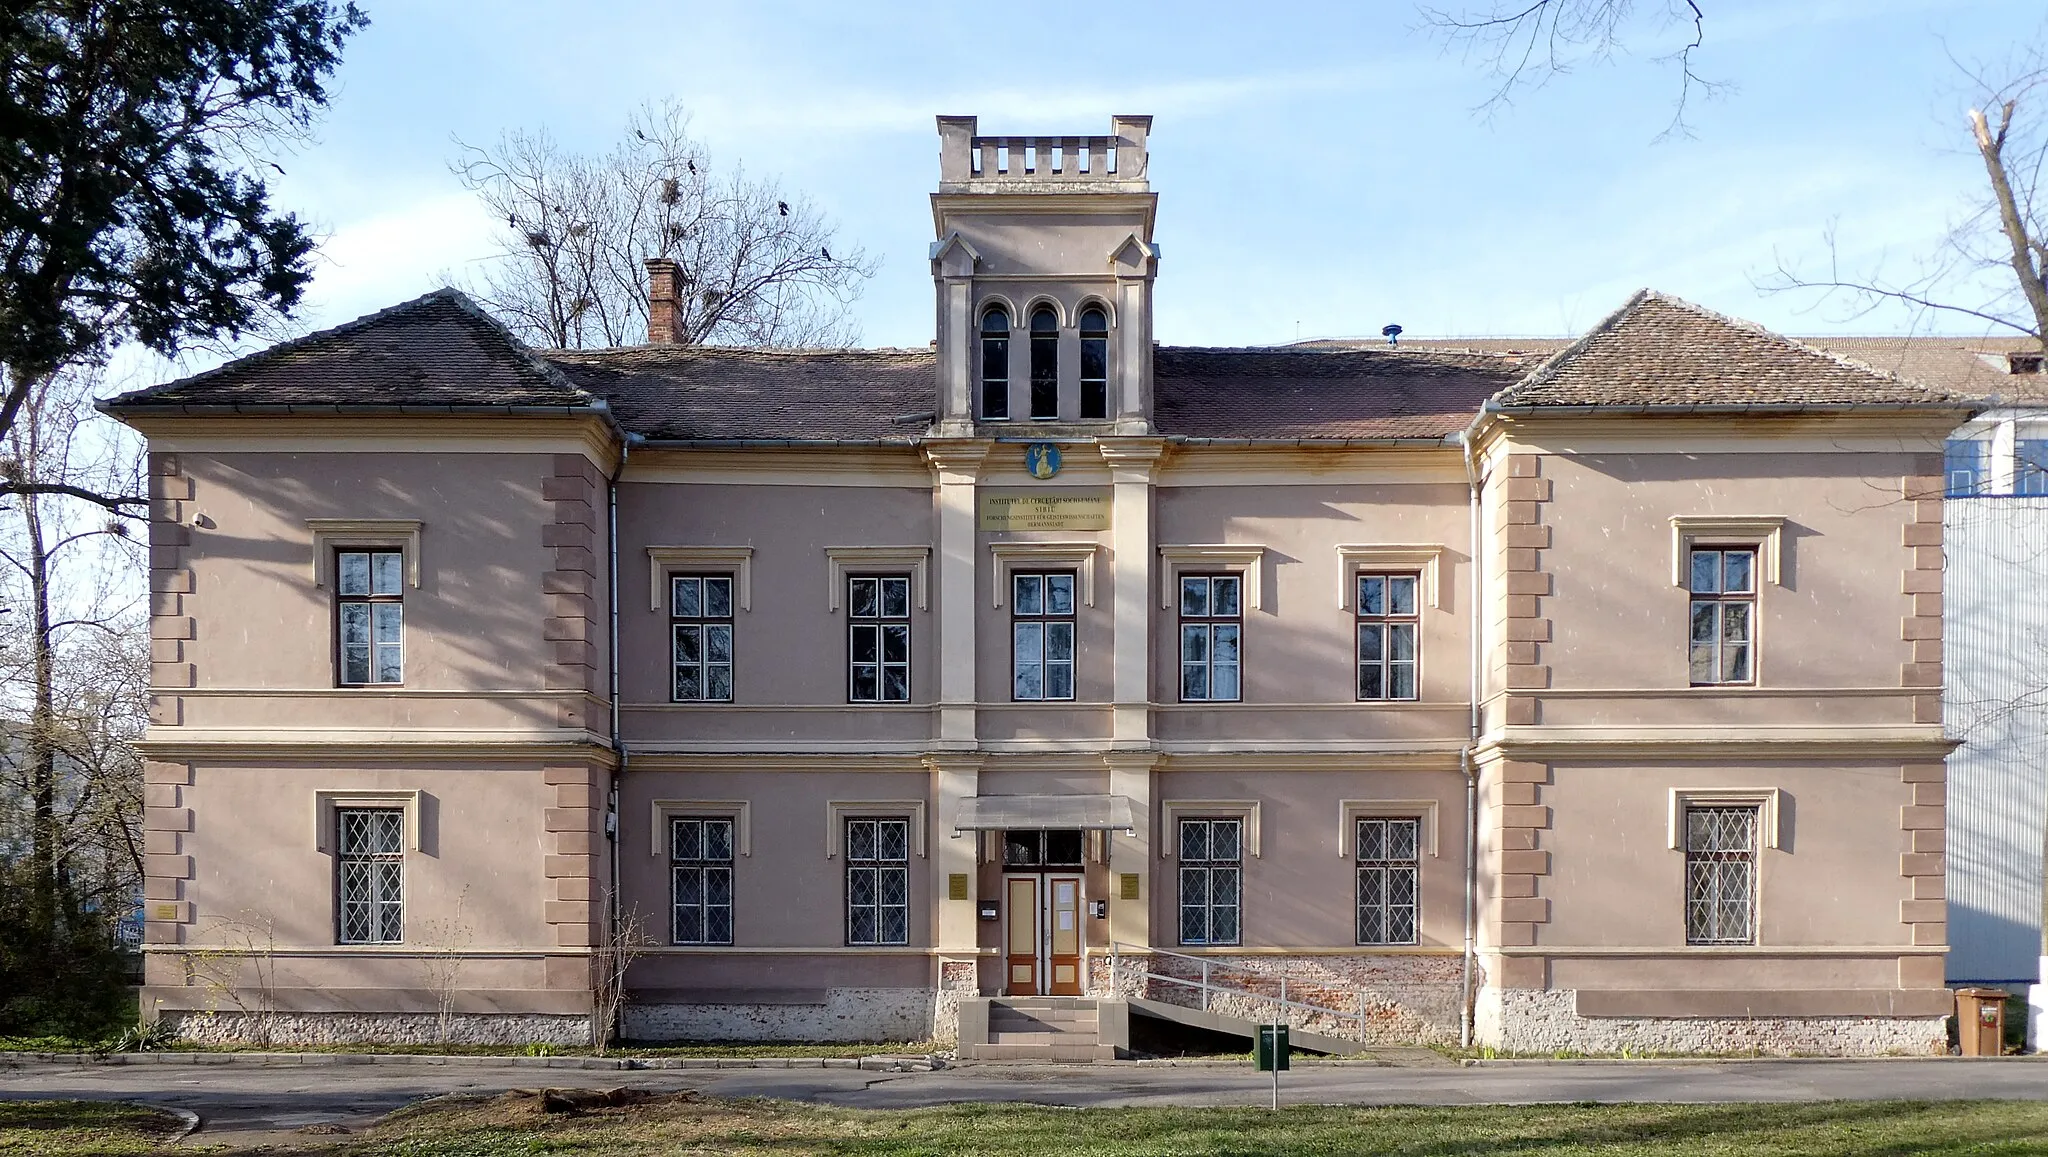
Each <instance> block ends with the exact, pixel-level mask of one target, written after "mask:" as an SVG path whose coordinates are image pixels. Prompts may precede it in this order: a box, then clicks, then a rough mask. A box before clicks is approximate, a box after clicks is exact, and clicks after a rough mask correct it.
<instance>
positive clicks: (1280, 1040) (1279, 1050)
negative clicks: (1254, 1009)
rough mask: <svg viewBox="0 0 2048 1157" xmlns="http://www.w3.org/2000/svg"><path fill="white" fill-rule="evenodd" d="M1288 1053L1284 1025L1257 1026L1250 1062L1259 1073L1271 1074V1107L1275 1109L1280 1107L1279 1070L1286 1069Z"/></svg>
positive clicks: (1285, 1027)
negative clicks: (1257, 1030)
mask: <svg viewBox="0 0 2048 1157" xmlns="http://www.w3.org/2000/svg"><path fill="white" fill-rule="evenodd" d="M1289 1052H1290V1049H1289V1046H1288V1043H1287V1026H1286V1025H1284V1024H1262V1025H1260V1026H1259V1036H1258V1041H1257V1043H1255V1044H1253V1045H1252V1060H1253V1061H1254V1062H1255V1063H1256V1064H1257V1065H1258V1068H1259V1071H1260V1072H1262V1073H1272V1074H1273V1107H1274V1108H1276V1109H1277V1108H1279V1107H1280V1070H1281V1069H1284V1068H1287V1067H1288V1065H1287V1058H1288V1054H1289Z"/></svg>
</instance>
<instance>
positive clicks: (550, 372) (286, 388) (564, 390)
mask: <svg viewBox="0 0 2048 1157" xmlns="http://www.w3.org/2000/svg"><path fill="white" fill-rule="evenodd" d="M594 400H595V399H593V398H592V397H591V396H590V395H589V394H586V393H584V392H583V391H582V390H579V389H577V388H576V386H575V385H574V384H573V383H572V382H570V381H569V380H568V378H566V377H565V376H563V375H562V373H561V372H560V371H559V370H556V369H555V368H554V367H553V366H551V365H549V364H547V363H546V362H543V361H541V360H540V359H538V358H536V357H534V356H533V354H532V353H531V352H529V351H528V350H527V348H526V347H525V346H523V345H521V344H520V343H519V341H518V339H516V338H514V337H513V336H512V335H511V333H509V332H508V331H507V330H506V329H505V327H504V326H502V325H500V324H498V322H497V321H496V320H494V319H493V318H492V317H491V316H490V315H488V314H486V313H485V312H484V311H483V310H481V309H479V308H478V307H477V306H476V304H475V303H473V302H471V301H470V300H469V298H467V297H465V296H463V295H462V294H461V293H459V292H457V291H455V290H453V289H442V290H436V291H435V292H433V293H429V294H427V295H426V296H425V297H420V298H415V299H413V300H412V301H408V302H405V303H403V304H401V305H394V306H392V307H391V308H390V309H386V310H381V311H379V312H377V313H373V314H370V315H368V316H367V317H359V318H357V319H356V320H354V321H351V322H348V323H346V324H344V325H338V326H335V327H334V328H333V329H326V330H321V331H320V332H318V333H314V334H309V335H307V336H305V337H302V338H299V339H297V340H295V341H288V342H284V343H282V344H280V345H275V346H272V347H270V348H269V349H266V350H263V351H261V352H259V353H254V354H251V355H249V356H248V357H244V358H237V359H235V360H234V361H231V362H228V363H226V364H225V365H221V366H217V367H215V368H213V369H210V370H207V371H205V372H203V373H198V374H194V375H192V376H191V377H188V378H182V379H180V380H178V381H175V382H167V383H165V384H163V385H160V386H152V387H150V388H148V389H145V390H136V391H134V392H133V393H127V394H123V395H121V396H120V397H117V398H114V399H112V400H111V401H109V402H108V403H107V408H108V409H109V410H114V411H119V412H134V413H146V412H149V411H151V410H156V409H174V408H186V407H205V408H208V409H213V408H220V409H230V410H232V409H258V410H272V409H276V408H279V407H292V408H293V409H301V408H303V409H305V410H308V411H318V410H333V409H336V408H344V409H347V408H375V409H389V408H394V407H418V408H421V409H439V408H446V407H451V406H452V407H461V408H469V407H486V408H492V409H501V408H504V407H550V408H552V407H572V406H573V407H582V406H589V405H590V404H591V403H592V402H593V401H594Z"/></svg>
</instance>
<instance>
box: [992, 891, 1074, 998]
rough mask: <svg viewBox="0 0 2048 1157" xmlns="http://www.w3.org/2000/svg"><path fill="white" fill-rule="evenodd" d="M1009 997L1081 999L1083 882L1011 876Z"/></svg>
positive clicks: (1006, 922) (1006, 942)
mask: <svg viewBox="0 0 2048 1157" xmlns="http://www.w3.org/2000/svg"><path fill="white" fill-rule="evenodd" d="M1003 896H1004V899H1005V909H1004V914H1003V958H1004V966H1005V970H1006V972H1005V975H1006V980H1005V982H1004V986H1003V988H1004V994H1005V995H1008V996H1079V995H1081V877H1079V876H1052V875H1046V876H1005V877H1004V878H1003Z"/></svg>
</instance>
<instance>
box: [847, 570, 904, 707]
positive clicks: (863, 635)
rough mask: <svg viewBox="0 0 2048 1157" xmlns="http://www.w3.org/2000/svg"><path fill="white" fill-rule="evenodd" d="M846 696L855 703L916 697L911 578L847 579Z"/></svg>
mask: <svg viewBox="0 0 2048 1157" xmlns="http://www.w3.org/2000/svg"><path fill="white" fill-rule="evenodd" d="M846 615H847V618H848V619H849V620H850V622H849V624H848V627H847V639H846V657H847V667H846V698H847V700H848V701H849V702H853V703H908V702H909V701H910V579H909V577H908V576H898V577H885V578H877V577H872V576H870V577H852V578H848V579H847V580H846Z"/></svg>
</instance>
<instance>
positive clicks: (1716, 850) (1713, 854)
mask: <svg viewBox="0 0 2048 1157" xmlns="http://www.w3.org/2000/svg"><path fill="white" fill-rule="evenodd" d="M1756 821H1757V809H1756V808H1754V807H1694V808H1687V809H1686V812H1685V942H1686V943H1687V944H1753V943H1755V942H1756Z"/></svg>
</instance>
